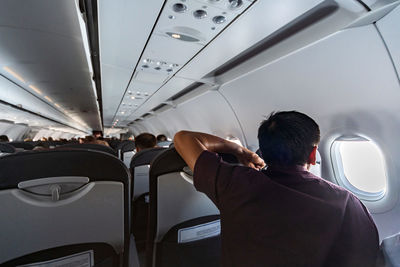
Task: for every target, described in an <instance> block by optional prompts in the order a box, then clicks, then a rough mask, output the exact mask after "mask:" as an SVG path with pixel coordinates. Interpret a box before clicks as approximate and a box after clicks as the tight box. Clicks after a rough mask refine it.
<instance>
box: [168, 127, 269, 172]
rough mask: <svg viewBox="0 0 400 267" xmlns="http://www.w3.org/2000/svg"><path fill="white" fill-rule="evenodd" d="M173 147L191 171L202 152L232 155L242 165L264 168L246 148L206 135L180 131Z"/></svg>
mask: <svg viewBox="0 0 400 267" xmlns="http://www.w3.org/2000/svg"><path fill="white" fill-rule="evenodd" d="M174 145H175V149H176V151H178V153H179V155H181V157H182V158H183V160H184V161H185V162H186V163H187V164H188V166H189V168H190V169H191V170H192V171H194V166H195V164H196V161H197V159H198V158H199V156H200V154H201V153H202V152H203V151H204V150H209V151H212V152H215V153H228V154H233V155H235V156H236V157H237V158H238V160H239V161H240V162H241V163H242V164H243V165H245V166H248V167H251V168H254V169H257V170H258V169H260V168H262V167H264V166H265V163H264V161H263V160H262V159H261V158H260V157H259V156H258V155H257V154H255V153H253V152H251V151H250V150H248V149H247V148H245V147H242V146H239V145H238V144H235V143H233V142H231V141H227V140H225V139H222V138H220V137H218V136H214V135H210V134H206V133H198V132H189V131H180V132H178V133H177V134H176V135H175V137H174Z"/></svg>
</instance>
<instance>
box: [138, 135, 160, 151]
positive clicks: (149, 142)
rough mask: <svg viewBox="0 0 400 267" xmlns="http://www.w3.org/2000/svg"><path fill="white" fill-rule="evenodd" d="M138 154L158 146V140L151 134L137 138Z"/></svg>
mask: <svg viewBox="0 0 400 267" xmlns="http://www.w3.org/2000/svg"><path fill="white" fill-rule="evenodd" d="M135 146H136V152H139V151H140V150H143V149H146V148H153V147H156V146H157V139H156V137H155V136H154V135H152V134H150V133H142V134H139V135H138V136H136V138H135Z"/></svg>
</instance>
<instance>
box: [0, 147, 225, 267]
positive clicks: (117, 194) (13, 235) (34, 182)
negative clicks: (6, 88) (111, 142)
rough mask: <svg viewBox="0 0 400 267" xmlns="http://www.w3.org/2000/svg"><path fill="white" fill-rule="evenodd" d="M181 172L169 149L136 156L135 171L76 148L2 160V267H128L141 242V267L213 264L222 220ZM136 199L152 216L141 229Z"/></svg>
mask: <svg viewBox="0 0 400 267" xmlns="http://www.w3.org/2000/svg"><path fill="white" fill-rule="evenodd" d="M153 159H154V160H153ZM150 162H152V164H151V168H150V167H149V165H150ZM185 167H186V164H185V163H184V161H183V160H182V159H181V158H180V156H179V155H178V154H177V152H176V151H175V150H174V149H173V148H172V149H165V148H155V149H149V150H143V151H141V152H139V153H137V154H136V155H135V156H134V157H133V158H132V161H131V172H132V173H130V171H129V169H128V168H127V167H126V166H125V164H123V162H122V161H121V160H119V159H118V158H116V157H115V156H113V155H111V154H109V153H104V152H98V151H95V150H93V149H86V148H85V149H82V146H81V147H80V148H74V147H61V148H56V149H53V150H46V151H26V152H24V153H14V154H8V155H4V156H2V157H0V169H1V172H0V201H1V203H4V204H3V205H1V206H0V212H1V214H2V217H3V218H5V219H3V220H1V222H0V227H1V238H0V264H2V265H4V266H16V265H23V264H31V263H38V262H40V263H42V262H47V261H63V260H65V259H66V258H68V259H70V260H71V261H73V260H87V261H88V262H90V263H93V264H95V265H96V266H121V265H123V266H128V265H130V266H132V265H134V264H132V262H133V263H135V262H136V261H137V258H138V257H137V252H136V248H135V243H134V242H133V239H134V237H133V236H135V235H137V240H138V245H139V246H140V245H141V243H140V241H142V242H143V243H142V244H145V243H147V249H146V259H147V260H146V265H147V266H187V265H190V266H205V265H207V266H217V265H218V262H219V260H218V259H219V251H220V249H219V246H220V242H219V231H220V228H219V216H218V214H219V212H218V210H217V208H216V207H215V206H214V204H213V203H212V202H211V201H210V200H208V198H207V197H206V196H205V195H203V194H202V193H199V192H197V191H196V190H195V189H194V187H193V185H192V184H191V182H190V181H191V178H190V173H189V172H187V170H186V169H185ZM185 171H186V172H185ZM149 174H150V175H149ZM131 177H132V178H131ZM188 181H189V182H188ZM141 196H148V197H143V198H141ZM140 199H144V202H143V203H145V205H144V206H145V209H144V210H143V211H144V212H145V213H146V214H147V213H148V214H149V217H148V220H144V221H142V222H141V221H140V218H143V217H140V215H138V214H140V209H137V208H136V207H137V203H139V202H138V201H140ZM132 203H133V205H132ZM131 205H132V206H133V207H134V209H133V212H134V215H133V216H131V211H132V209H131ZM139 206H140V205H139ZM145 218H147V216H145ZM140 225H144V228H143V229H144V230H142V232H140V231H136V232H135V229H138V228H139V229H140V227H139V226H140ZM131 228H132V229H131ZM132 231H133V232H134V235H133V236H132V235H131V232H132ZM141 236H142V240H141ZM135 238H136V236H135ZM207 255H208V257H207ZM136 263H137V262H136ZM89 266H90V264H89Z"/></svg>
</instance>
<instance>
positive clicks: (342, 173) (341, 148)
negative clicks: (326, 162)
mask: <svg viewBox="0 0 400 267" xmlns="http://www.w3.org/2000/svg"><path fill="white" fill-rule="evenodd" d="M331 152H332V159H333V166H334V170H335V176H336V180H337V181H338V183H339V184H340V185H341V186H343V187H345V188H346V189H348V190H350V191H352V192H353V193H354V194H356V195H357V196H358V197H359V198H361V199H364V200H378V199H380V198H382V197H383V196H384V195H385V192H386V185H387V178H386V169H385V159H384V157H383V154H382V152H381V150H380V149H379V147H378V146H377V145H376V144H375V143H374V142H372V141H370V140H367V139H364V138H361V137H360V139H359V140H336V141H335V142H334V143H333V146H332V150H331Z"/></svg>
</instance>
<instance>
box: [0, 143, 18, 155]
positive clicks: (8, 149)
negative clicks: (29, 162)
mask: <svg viewBox="0 0 400 267" xmlns="http://www.w3.org/2000/svg"><path fill="white" fill-rule="evenodd" d="M0 152H3V153H15V147H13V146H12V145H10V144H7V143H0Z"/></svg>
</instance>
